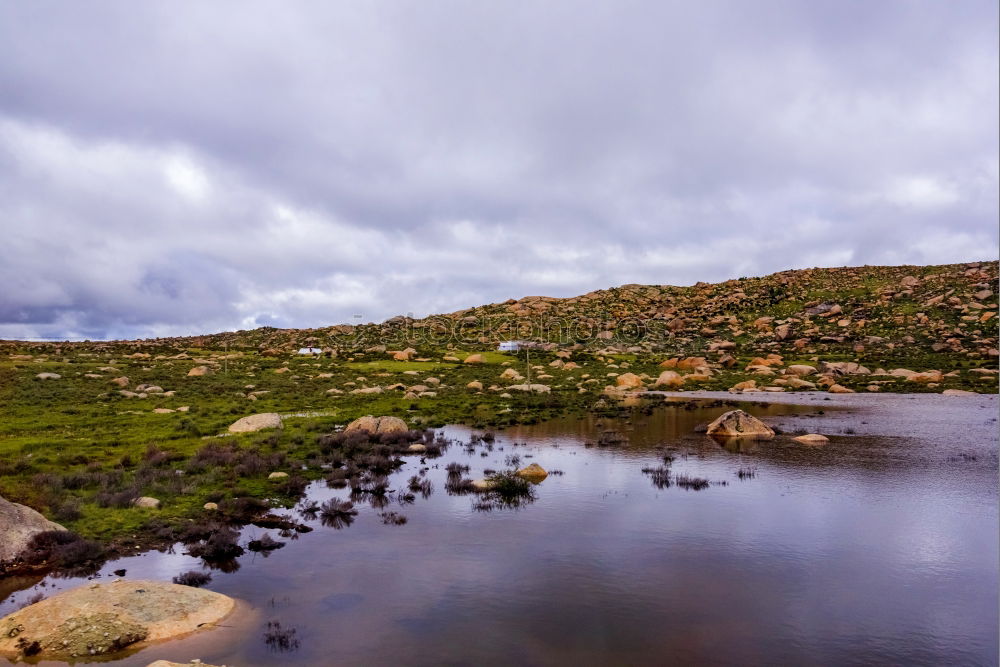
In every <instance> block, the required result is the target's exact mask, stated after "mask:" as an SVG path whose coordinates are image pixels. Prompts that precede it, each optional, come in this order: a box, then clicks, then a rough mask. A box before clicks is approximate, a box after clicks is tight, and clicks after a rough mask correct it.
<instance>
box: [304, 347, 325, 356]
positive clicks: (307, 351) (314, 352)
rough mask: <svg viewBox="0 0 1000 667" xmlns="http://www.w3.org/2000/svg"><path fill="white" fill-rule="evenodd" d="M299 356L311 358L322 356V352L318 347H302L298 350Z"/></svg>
mask: <svg viewBox="0 0 1000 667" xmlns="http://www.w3.org/2000/svg"><path fill="white" fill-rule="evenodd" d="M299 354H303V355H311V356H313V357H318V356H319V355H321V354H323V350H322V348H319V347H302V348H299Z"/></svg>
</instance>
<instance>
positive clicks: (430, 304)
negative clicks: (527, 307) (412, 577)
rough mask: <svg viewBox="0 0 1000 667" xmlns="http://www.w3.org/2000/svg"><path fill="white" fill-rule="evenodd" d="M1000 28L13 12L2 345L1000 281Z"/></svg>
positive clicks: (919, 21)
mask: <svg viewBox="0 0 1000 667" xmlns="http://www.w3.org/2000/svg"><path fill="white" fill-rule="evenodd" d="M997 22H998V13H997V6H996V3H995V2H987V1H985V0H983V1H971V0H970V1H969V2H962V3H937V2H929V1H925V2H897V1H889V2H881V3H844V2H839V1H838V2H833V1H819V2H796V1H792V0H784V1H783V0H762V1H761V2H755V3H742V2H735V1H732V2H722V1H716V2H646V1H631V0H619V1H616V2H614V3H603V2H598V3H587V4H585V5H581V4H580V3H576V2H569V1H568V0H558V1H557V0H553V1H551V2H544V3H538V2H534V3H532V2H518V1H515V2H509V3H495V4H487V3H467V2H459V1H457V0H455V1H443V0H430V1H422V2H397V3H391V4H390V3H386V4H360V3H329V4H321V3H315V4H310V3H298V2H292V3H274V2H239V3H236V2H214V3H183V2H182V3H177V2H169V3H168V2H157V1H152V2H144V3H117V2H92V3H86V4H77V3H68V2H31V3H25V2H14V1H11V0H0V91H3V92H2V93H0V232H2V234H3V239H4V243H3V244H0V280H2V281H3V284H4V286H5V289H4V291H3V293H2V294H0V338H20V339H25V338H49V339H52V338H55V339H63V338H89V339H93V340H98V339H111V338H138V337H153V336H166V335H188V334H199V333H211V332H216V331H225V330H234V329H250V328H255V327H258V326H277V327H304V328H314V327H321V326H327V325H331V324H338V323H345V322H346V323H351V322H357V321H359V320H360V321H365V322H367V321H381V320H384V319H386V318H388V317H392V316H394V315H399V314H406V313H413V314H415V315H416V316H424V315H428V314H433V313H438V312H451V311H454V310H458V309H460V308H464V307H468V306H474V305H479V304H483V303H492V302H497V301H502V300H504V299H507V298H509V297H515V298H517V297H521V296H526V295H537V294H544V295H549V296H560V297H566V296H574V295H577V294H582V293H585V292H588V291H591V290H595V289H602V288H606V287H612V286H616V285H622V284H629V283H644V284H677V285H687V284H693V283H695V282H698V281H708V282H717V281H721V280H726V279H729V278H736V277H740V276H756V275H765V274H769V273H773V272H776V271H783V270H787V269H796V268H809V267H815V266H846V265H862V264H871V265H876V264H896V265H898V264H945V263H957V262H966V261H981V260H996V259H997V257H998V254H1000V240H998V230H997V221H998V217H1000V193H998V189H1000V158H998V142H1000V134H998V129H997V123H996V118H997V115H998V112H1000V94H998V80H997V72H998V67H1000V59H998V38H997V30H996V26H997Z"/></svg>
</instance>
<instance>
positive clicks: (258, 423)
mask: <svg viewBox="0 0 1000 667" xmlns="http://www.w3.org/2000/svg"><path fill="white" fill-rule="evenodd" d="M266 428H281V415H279V414H278V413H277V412H262V413H260V414H256V415H250V416H248V417H243V418H242V419H237V420H236V421H235V422H233V423H232V424H231V425H230V426H229V432H230V433H253V432H254V431H262V430H264V429H266Z"/></svg>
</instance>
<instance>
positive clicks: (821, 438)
mask: <svg viewBox="0 0 1000 667" xmlns="http://www.w3.org/2000/svg"><path fill="white" fill-rule="evenodd" d="M792 440H794V441H795V442H801V443H802V444H803V445H825V444H826V443H828V442H830V438H828V437H826V436H825V435H820V434H819V433H807V434H805V435H800V436H797V437H794V438H792Z"/></svg>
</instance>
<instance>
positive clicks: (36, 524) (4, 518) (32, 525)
mask: <svg viewBox="0 0 1000 667" xmlns="http://www.w3.org/2000/svg"><path fill="white" fill-rule="evenodd" d="M47 530H66V529H65V528H63V527H62V526H60V525H59V524H58V523H55V522H54V521H49V520H48V519H46V518H45V517H44V516H42V515H41V514H39V513H38V512H36V511H35V510H33V509H31V508H30V507H27V506H25V505H21V504H19V503H12V502H10V501H9V500H7V499H6V498H4V497H3V496H0V535H2V536H3V537H2V539H0V564H2V563H4V562H6V561H11V560H14V559H15V558H17V557H18V556H19V555H20V554H21V552H22V551H24V550H25V548H26V547H27V546H28V543H29V542H30V541H31V538H32V537H34V536H35V535H37V534H38V533H44V532H45V531H47Z"/></svg>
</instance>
